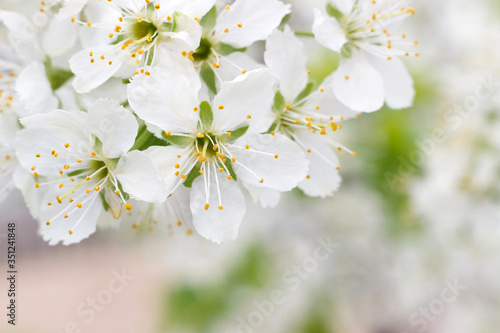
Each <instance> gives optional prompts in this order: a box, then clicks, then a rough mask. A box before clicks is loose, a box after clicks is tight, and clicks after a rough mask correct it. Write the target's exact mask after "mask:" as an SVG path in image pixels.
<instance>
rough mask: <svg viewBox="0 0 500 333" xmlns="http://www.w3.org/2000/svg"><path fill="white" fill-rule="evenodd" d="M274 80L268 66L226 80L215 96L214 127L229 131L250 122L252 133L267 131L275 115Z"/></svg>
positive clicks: (250, 131)
mask: <svg viewBox="0 0 500 333" xmlns="http://www.w3.org/2000/svg"><path fill="white" fill-rule="evenodd" d="M274 84H275V79H274V77H273V75H272V74H271V72H270V71H269V70H268V69H258V70H255V71H252V72H248V73H246V74H243V75H240V76H239V77H237V78H236V79H234V80H233V81H231V82H224V83H223V84H222V88H221V90H220V92H219V94H217V96H215V98H214V102H213V113H214V122H213V125H212V129H213V130H214V131H215V132H226V131H230V130H235V129H237V128H239V127H242V126H243V125H245V124H249V125H250V128H249V130H248V131H249V133H261V132H265V131H267V130H268V129H269V127H270V126H271V124H272V122H273V118H274V115H273V113H272V102H273V98H274V90H273V86H274ZM249 115H250V117H251V118H250V119H248V118H249V117H248V116H249Z"/></svg>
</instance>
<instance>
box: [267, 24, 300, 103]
mask: <svg viewBox="0 0 500 333" xmlns="http://www.w3.org/2000/svg"><path fill="white" fill-rule="evenodd" d="M264 61H265V63H266V65H267V66H268V67H269V68H270V69H271V71H272V72H273V74H274V76H276V78H277V79H278V81H279V84H280V91H281V94H282V95H283V97H284V98H285V100H287V101H291V100H294V99H295V98H296V97H297V96H298V95H299V94H300V92H301V91H303V90H304V89H305V88H306V86H307V82H308V80H309V75H308V74H307V57H306V56H305V54H304V44H302V43H301V42H300V41H299V40H298V39H297V38H295V35H294V32H293V31H292V30H291V29H290V27H289V26H286V27H285V31H284V32H281V31H279V30H275V31H274V32H273V33H272V35H271V36H269V38H268V39H267V42H266V51H265V53H264Z"/></svg>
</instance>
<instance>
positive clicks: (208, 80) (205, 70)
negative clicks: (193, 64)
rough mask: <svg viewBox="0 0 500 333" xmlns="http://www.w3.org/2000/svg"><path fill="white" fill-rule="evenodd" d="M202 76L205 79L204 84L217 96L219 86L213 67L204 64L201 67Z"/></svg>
mask: <svg viewBox="0 0 500 333" xmlns="http://www.w3.org/2000/svg"><path fill="white" fill-rule="evenodd" d="M200 75H201V78H202V79H203V82H205V84H206V85H207V87H208V89H209V90H210V91H211V92H212V93H214V94H217V84H216V82H215V73H214V70H213V68H212V66H211V65H210V64H208V63H206V62H204V63H203V64H202V65H201V70H200Z"/></svg>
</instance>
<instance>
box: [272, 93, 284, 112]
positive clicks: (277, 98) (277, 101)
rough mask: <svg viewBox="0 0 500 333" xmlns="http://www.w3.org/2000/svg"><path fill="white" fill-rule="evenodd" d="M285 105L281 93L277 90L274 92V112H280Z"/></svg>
mask: <svg viewBox="0 0 500 333" xmlns="http://www.w3.org/2000/svg"><path fill="white" fill-rule="evenodd" d="M285 106H286V102H285V98H284V97H283V95H282V94H281V92H280V91H279V90H278V91H277V92H276V94H275V95H274V104H273V109H274V111H276V112H281V111H283V109H284V108H285Z"/></svg>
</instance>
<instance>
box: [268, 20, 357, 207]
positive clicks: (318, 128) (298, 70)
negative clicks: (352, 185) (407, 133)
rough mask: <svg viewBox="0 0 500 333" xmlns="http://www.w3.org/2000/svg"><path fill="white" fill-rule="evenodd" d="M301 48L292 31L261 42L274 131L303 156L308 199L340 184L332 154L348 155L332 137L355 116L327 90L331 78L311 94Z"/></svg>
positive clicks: (330, 193)
mask: <svg viewBox="0 0 500 333" xmlns="http://www.w3.org/2000/svg"><path fill="white" fill-rule="evenodd" d="M303 49H304V46H303V44H302V43H301V42H300V41H299V40H298V38H297V37H295V35H294V33H293V31H291V30H290V29H289V28H288V27H285V31H284V32H281V31H278V30H276V31H274V32H273V34H272V35H271V36H270V37H269V39H268V40H267V44H266V52H265V54H264V59H265V62H266V64H267V66H268V67H269V68H270V69H271V70H272V72H273V74H274V75H275V76H276V77H277V78H278V82H279V92H278V93H277V95H276V98H275V105H274V111H275V113H276V120H275V126H274V131H276V132H279V133H282V134H284V135H286V136H288V137H289V138H291V139H292V140H294V141H295V142H296V143H297V144H298V145H299V146H300V147H301V148H302V149H303V150H304V151H305V152H306V156H307V158H308V160H309V161H310V163H309V174H308V175H307V177H306V179H304V180H303V181H302V182H301V183H300V184H299V188H300V189H302V190H303V191H304V192H305V193H306V194H307V195H310V196H320V197H325V196H329V195H332V194H333V193H334V192H335V191H336V190H337V189H338V188H339V186H340V183H341V178H340V176H339V172H338V170H339V169H340V166H339V160H338V158H337V156H336V155H335V153H334V151H333V149H335V150H346V151H348V152H349V153H351V154H355V152H352V151H350V150H349V149H347V148H346V147H344V146H343V145H341V144H340V143H338V142H336V141H335V140H334V139H333V138H332V137H331V132H335V131H337V130H338V129H339V128H340V127H341V126H342V125H339V124H338V123H339V122H340V121H342V120H344V119H348V118H351V117H354V116H356V113H355V112H353V111H351V110H349V109H348V108H346V107H345V106H344V105H342V104H341V103H340V102H339V101H338V100H337V99H336V98H335V96H334V95H333V93H332V92H331V82H330V81H331V77H330V78H327V79H326V80H325V82H324V83H323V84H322V85H321V87H320V88H318V89H317V90H316V91H314V92H312V91H311V90H312V84H308V81H309V72H308V71H307V58H306V56H305V55H304V52H303Z"/></svg>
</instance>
